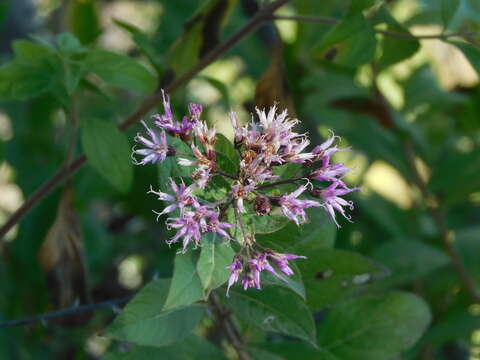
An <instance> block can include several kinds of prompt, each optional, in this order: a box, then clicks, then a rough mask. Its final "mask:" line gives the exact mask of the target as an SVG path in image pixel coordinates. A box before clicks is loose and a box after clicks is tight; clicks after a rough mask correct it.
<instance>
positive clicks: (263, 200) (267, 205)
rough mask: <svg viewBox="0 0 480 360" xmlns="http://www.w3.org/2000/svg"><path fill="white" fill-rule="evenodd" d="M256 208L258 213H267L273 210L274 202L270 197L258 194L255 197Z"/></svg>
mask: <svg viewBox="0 0 480 360" xmlns="http://www.w3.org/2000/svg"><path fill="white" fill-rule="evenodd" d="M254 208H255V213H256V214H257V215H267V214H269V213H270V211H272V204H271V202H270V200H269V199H268V197H266V196H257V197H256V198H255V204H254Z"/></svg>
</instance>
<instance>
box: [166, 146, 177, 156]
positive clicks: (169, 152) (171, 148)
mask: <svg viewBox="0 0 480 360" xmlns="http://www.w3.org/2000/svg"><path fill="white" fill-rule="evenodd" d="M176 154H177V149H176V148H175V146H172V145H168V150H167V156H175V155H176Z"/></svg>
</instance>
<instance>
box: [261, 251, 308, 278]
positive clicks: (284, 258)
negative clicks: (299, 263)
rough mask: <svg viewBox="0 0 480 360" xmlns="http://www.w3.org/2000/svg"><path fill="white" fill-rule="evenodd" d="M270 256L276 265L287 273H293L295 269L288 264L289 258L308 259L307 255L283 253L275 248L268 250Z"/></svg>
mask: <svg viewBox="0 0 480 360" xmlns="http://www.w3.org/2000/svg"><path fill="white" fill-rule="evenodd" d="M268 257H269V258H270V259H272V261H273V262H274V263H275V265H276V266H278V268H279V269H280V271H281V272H283V273H284V274H285V275H292V274H293V270H292V268H291V267H290V266H288V261H289V260H295V259H306V258H307V257H306V256H299V255H294V254H281V253H278V252H276V251H273V250H269V251H268Z"/></svg>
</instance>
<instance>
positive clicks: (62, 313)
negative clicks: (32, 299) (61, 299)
mask: <svg viewBox="0 0 480 360" xmlns="http://www.w3.org/2000/svg"><path fill="white" fill-rule="evenodd" d="M132 298H133V295H130V296H126V297H123V298H118V299H113V300H107V301H102V302H99V303H95V304H88V305H81V306H74V307H71V308H68V309H63V310H59V311H55V312H51V313H47V314H42V315H39V316H35V317H31V318H23V319H17V320H8V321H3V322H0V328H5V327H13V326H25V325H30V324H35V323H38V322H40V323H45V322H46V321H48V320H52V319H58V318H63V317H67V316H71V315H75V314H78V313H81V312H86V311H93V310H97V309H101V308H111V307H114V306H116V305H120V304H123V303H126V302H127V301H129V300H130V299H132Z"/></svg>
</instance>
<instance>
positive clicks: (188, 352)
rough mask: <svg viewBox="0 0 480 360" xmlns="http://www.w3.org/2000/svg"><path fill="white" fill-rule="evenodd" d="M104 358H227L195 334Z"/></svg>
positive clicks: (112, 359)
mask: <svg viewBox="0 0 480 360" xmlns="http://www.w3.org/2000/svg"><path fill="white" fill-rule="evenodd" d="M103 359H104V360H153V359H168V360H193V359H209V360H226V357H225V355H223V353H222V352H221V351H220V349H219V348H217V347H216V346H215V345H213V344H211V343H210V342H208V341H207V340H205V339H203V338H200V337H198V336H195V335H190V336H188V337H187V338H186V339H185V340H183V341H180V342H176V343H175V344H172V345H168V346H164V347H162V348H154V347H146V346H134V347H133V348H131V349H129V350H128V351H127V352H120V351H116V352H110V353H108V354H106V355H105V357H103Z"/></svg>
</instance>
